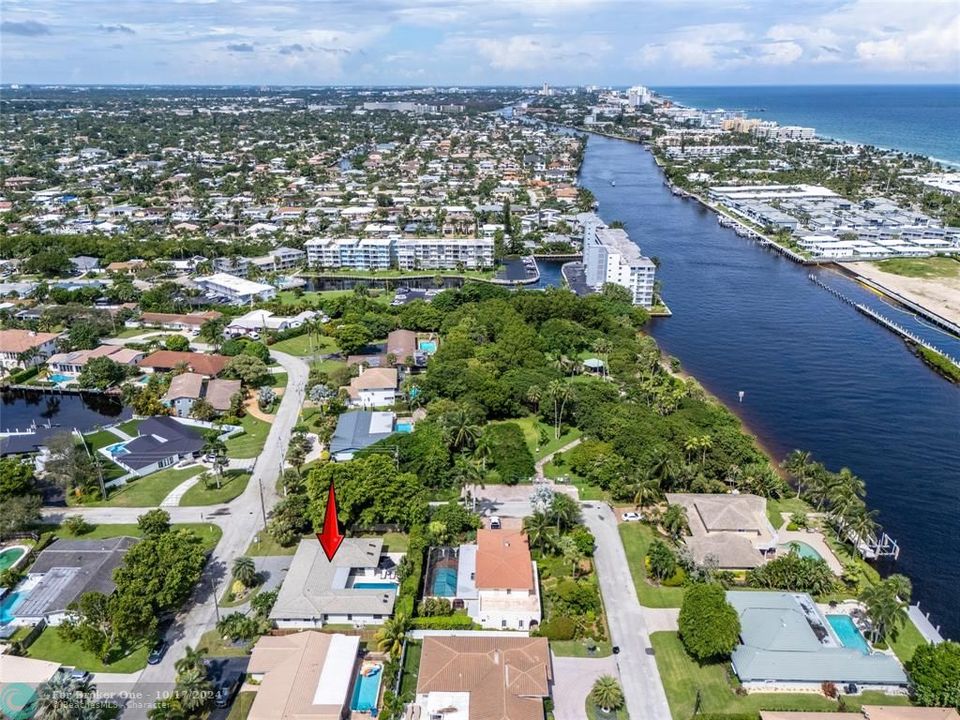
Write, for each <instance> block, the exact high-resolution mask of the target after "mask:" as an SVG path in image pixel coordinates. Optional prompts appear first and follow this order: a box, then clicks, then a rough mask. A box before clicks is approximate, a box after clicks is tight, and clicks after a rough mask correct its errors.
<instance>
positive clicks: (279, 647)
mask: <svg viewBox="0 0 960 720" xmlns="http://www.w3.org/2000/svg"><path fill="white" fill-rule="evenodd" d="M359 650H360V638H359V636H356V635H341V634H329V633H320V632H313V631H306V632H299V633H294V634H292V635H278V636H270V635H266V636H264V637H261V638H260V639H259V640H258V641H257V644H256V645H254V647H253V651H252V652H251V653H250V663H249V664H248V665H247V674H248V675H250V678H251V679H252V680H253V681H254V682H255V683H256V684H255V685H253V686H252V687H253V689H254V690H255V691H256V696H255V697H254V698H253V704H252V705H251V706H250V713H249V714H248V715H247V719H248V720H341V719H342V718H343V717H344V716H345V713H346V712H347V709H348V705H349V700H350V697H351V692H350V691H351V688H352V686H353V683H354V679H355V676H356V666H357V657H358V654H359Z"/></svg>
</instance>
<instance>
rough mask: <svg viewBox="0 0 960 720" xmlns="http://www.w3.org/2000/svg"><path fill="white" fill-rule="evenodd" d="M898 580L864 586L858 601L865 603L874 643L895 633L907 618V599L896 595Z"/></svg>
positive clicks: (899, 584)
mask: <svg viewBox="0 0 960 720" xmlns="http://www.w3.org/2000/svg"><path fill="white" fill-rule="evenodd" d="M900 586H901V583H900V582H899V581H896V580H895V581H894V582H892V583H891V582H889V581H888V580H884V581H881V582H879V583H877V584H876V585H870V586H868V587H866V588H864V590H863V592H861V593H860V602H862V603H863V604H864V605H866V610H867V617H869V618H870V625H871V628H870V635H871V639H872V640H873V642H874V643H876V642H879V641H880V640H883V639H884V638H886V637H887V635H888V634H895V633H896V631H897V630H898V629H899V627H900V626H901V625H903V623H904V622H905V621H906V619H907V601H905V600H903V599H902V598H900V597H899V596H898V595H897V590H898V589H900Z"/></svg>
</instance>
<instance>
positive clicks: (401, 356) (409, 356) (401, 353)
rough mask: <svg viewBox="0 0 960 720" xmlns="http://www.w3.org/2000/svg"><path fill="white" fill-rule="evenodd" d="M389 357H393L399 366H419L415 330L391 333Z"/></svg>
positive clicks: (388, 346) (388, 338)
mask: <svg viewBox="0 0 960 720" xmlns="http://www.w3.org/2000/svg"><path fill="white" fill-rule="evenodd" d="M387 355H393V357H394V358H396V362H397V365H415V364H417V361H416V355H417V334H416V333H415V332H413V330H393V331H391V332H390V333H389V334H388V335H387Z"/></svg>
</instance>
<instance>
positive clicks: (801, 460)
mask: <svg viewBox="0 0 960 720" xmlns="http://www.w3.org/2000/svg"><path fill="white" fill-rule="evenodd" d="M812 459H813V456H812V455H811V454H810V453H808V452H807V451H805V450H794V451H793V452H791V453H790V454H789V455H788V456H787V459H786V460H784V461H783V467H784V468H785V469H786V471H787V472H788V473H790V475H792V476H793V479H794V480H796V483H797V497H800V493H801V492H802V491H803V486H804V484H805V483H806V480H807V473H808V472H810V463H811V461H812Z"/></svg>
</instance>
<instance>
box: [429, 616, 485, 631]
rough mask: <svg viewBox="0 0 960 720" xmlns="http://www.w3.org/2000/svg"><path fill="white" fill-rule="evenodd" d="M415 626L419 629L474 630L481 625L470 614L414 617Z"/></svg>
mask: <svg viewBox="0 0 960 720" xmlns="http://www.w3.org/2000/svg"><path fill="white" fill-rule="evenodd" d="M413 626H414V627H415V628H417V629H419V630H473V629H475V628H478V627H479V626H478V625H476V624H475V623H474V622H473V618H471V617H470V616H469V615H440V616H435V617H418V618H414V620H413Z"/></svg>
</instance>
